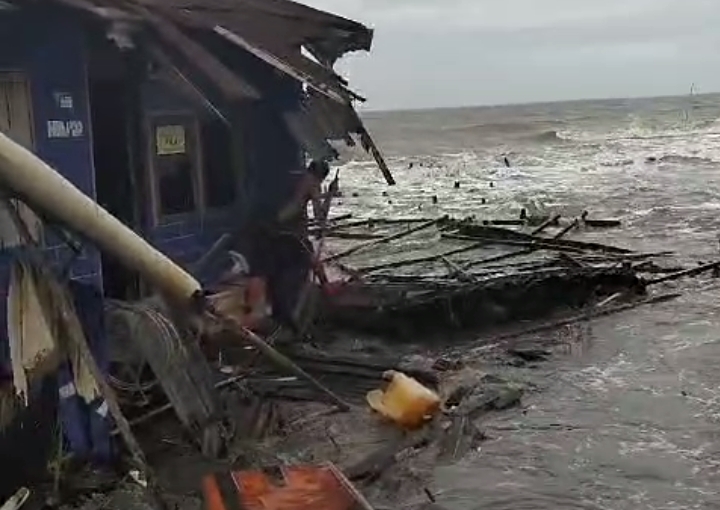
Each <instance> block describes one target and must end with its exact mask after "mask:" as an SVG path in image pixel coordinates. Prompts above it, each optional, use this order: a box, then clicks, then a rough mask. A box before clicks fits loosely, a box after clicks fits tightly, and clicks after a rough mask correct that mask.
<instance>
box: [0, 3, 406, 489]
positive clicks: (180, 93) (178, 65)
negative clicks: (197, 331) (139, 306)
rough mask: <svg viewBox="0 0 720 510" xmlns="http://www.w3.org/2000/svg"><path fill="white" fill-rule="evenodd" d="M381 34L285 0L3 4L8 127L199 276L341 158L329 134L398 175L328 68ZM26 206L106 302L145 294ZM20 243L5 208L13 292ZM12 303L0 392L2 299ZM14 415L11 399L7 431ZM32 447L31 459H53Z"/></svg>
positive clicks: (50, 247) (52, 255) (0, 42)
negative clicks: (303, 180) (310, 172)
mask: <svg viewBox="0 0 720 510" xmlns="http://www.w3.org/2000/svg"><path fill="white" fill-rule="evenodd" d="M371 42H372V31H371V30H370V29H368V28H366V27H364V26H362V25H360V24H358V23H356V22H353V21H350V20H347V19H344V18H340V17H337V16H334V15H331V14H328V13H325V12H321V11H318V10H315V9H312V8H309V7H306V6H304V5H301V4H298V3H294V2H291V1H288V0H232V1H231V0H209V1H206V0H204V1H203V2H194V1H192V0H190V1H185V0H168V1H164V2H155V1H154V0H151V1H149V2H148V1H140V0H121V1H110V0H0V132H2V133H4V134H6V135H8V136H9V137H10V138H12V139H13V140H15V141H16V142H18V143H20V144H22V145H24V146H25V147H26V148H28V149H29V150H31V151H32V152H34V153H35V154H37V155H38V156H39V157H40V158H41V159H43V160H45V161H46V162H47V163H49V164H50V165H51V166H53V167H54V168H55V169H57V170H58V171H59V172H60V173H61V174H62V175H63V176H65V177H66V178H67V179H68V180H70V181H71V182H72V183H73V184H75V185H76V186H77V187H78V188H79V189H81V190H82V191H83V192H85V193H86V194H87V195H88V196H90V197H91V198H93V199H94V200H96V201H97V202H98V203H99V204H101V205H102V206H103V207H104V208H105V209H107V210H108V211H109V212H110V213H112V214H113V215H114V216H116V217H117V218H118V219H120V220H121V221H122V222H124V223H125V224H126V225H128V226H130V227H131V228H132V229H133V230H135V231H136V232H138V233H139V234H140V235H142V236H143V237H145V238H146V239H148V240H149V241H150V242H151V243H152V244H154V245H155V246H156V247H157V248H159V249H160V250H161V251H163V252H165V253H166V254H168V255H169V256H170V257H171V258H173V259H174V260H175V261H177V262H179V263H180V264H181V265H183V266H185V267H186V268H189V269H190V270H191V272H195V274H196V276H198V277H200V278H202V277H203V276H205V275H204V274H203V273H204V271H203V267H202V264H198V263H199V262H200V261H201V260H207V259H206V258H205V257H204V256H205V255H207V253H208V252H211V253H212V251H213V250H212V248H213V247H217V246H220V245H221V244H220V243H219V241H221V240H222V239H223V238H226V237H227V235H228V233H232V232H234V231H235V230H236V229H237V226H238V224H241V223H242V222H243V221H244V220H245V219H246V218H262V217H263V216H264V215H267V214H269V213H270V212H271V211H273V210H274V209H276V208H277V206H278V204H280V203H281V202H282V201H284V200H285V199H286V198H287V194H288V193H289V191H290V189H289V188H290V187H291V185H292V173H293V172H296V171H297V170H299V169H300V168H302V167H303V166H304V165H305V162H306V159H307V158H308V157H310V158H313V159H318V158H322V159H332V158H333V157H335V156H336V155H337V153H336V151H335V149H334V148H333V146H332V145H331V144H330V143H329V142H331V141H344V142H346V143H349V144H355V143H357V142H359V143H360V144H361V145H362V146H363V147H364V148H365V149H366V150H367V151H369V152H370V153H371V154H372V156H373V157H374V158H375V160H376V161H377V163H378V165H379V166H380V168H381V170H382V171H383V174H384V175H385V178H386V180H387V181H388V182H389V183H392V177H391V176H390V173H389V171H388V170H387V167H386V165H385V163H384V161H383V159H382V156H381V155H380V152H379V151H378V150H377V148H376V146H375V144H374V143H373V141H372V139H371V137H370V135H369V134H368V133H367V131H366V130H365V128H364V126H363V124H362V122H361V120H360V118H359V117H358V115H357V113H356V112H355V110H354V108H353V103H354V102H355V101H358V100H362V98H360V97H359V96H358V95H357V94H355V93H353V92H352V91H351V90H350V89H349V88H348V85H347V83H346V82H345V81H344V80H343V79H342V78H341V77H339V76H338V75H337V74H335V73H334V71H333V68H332V67H333V64H334V63H335V62H336V60H337V59H338V58H340V57H341V56H342V55H344V54H345V53H347V52H351V51H357V50H369V49H370V46H371ZM20 213H21V215H23V216H24V219H25V220H26V223H27V224H28V225H29V226H30V230H31V234H32V235H33V236H35V238H36V239H37V241H38V242H39V243H40V245H41V246H42V247H43V249H44V250H45V253H46V254H47V255H48V258H49V259H50V260H52V261H53V262H55V263H56V265H57V268H58V269H59V270H61V271H62V272H63V273H65V274H67V275H68V276H70V278H71V279H73V280H75V281H77V282H83V283H88V284H91V285H92V286H94V287H95V288H96V289H99V290H100V291H101V292H102V295H103V296H104V297H106V298H113V299H117V300H127V301H131V300H135V299H138V298H142V297H143V296H145V295H147V292H148V289H146V288H144V287H145V285H144V284H143V282H142V281H140V278H139V277H138V276H137V275H135V274H133V273H131V272H129V271H128V270H127V269H125V268H124V267H122V266H121V265H120V264H118V263H117V262H116V261H114V260H113V259H112V258H111V257H109V256H108V255H107V254H104V253H100V252H99V251H98V250H96V249H95V248H94V247H92V246H90V245H87V244H83V243H82V240H78V239H75V238H74V234H73V233H70V232H66V231H65V230H63V228H62V226H59V225H54V224H52V222H51V219H46V218H42V219H40V218H37V217H36V216H35V212H33V211H30V210H29V209H25V208H23V207H22V206H20ZM22 239H23V236H21V235H20V234H19V233H18V232H17V230H16V228H15V223H14V222H13V221H12V219H11V217H10V214H9V212H8V211H7V210H5V206H4V205H3V206H2V207H0V288H1V289H6V288H7V281H8V275H9V267H10V263H9V262H10V261H11V260H12V258H13V256H14V255H15V254H16V253H18V250H21V249H22V244H23V241H22ZM206 267H207V266H206ZM0 303H2V305H1V306H0V308H2V310H0V316H1V317H2V319H0V323H1V324H2V330H3V333H2V334H1V335H0V392H1V391H2V390H3V386H2V384H3V383H5V382H7V379H3V375H7V374H4V373H3V368H5V367H4V366H3V365H4V363H2V361H4V360H7V359H8V355H7V352H5V351H6V347H7V345H6V344H7V342H6V341H5V340H6V337H7V334H6V329H7V328H6V324H5V322H6V310H5V309H6V295H2V296H0ZM96 315H99V313H98V314H96ZM49 391H50V393H49V394H48V398H49V399H50V401H52V400H53V399H56V398H57V388H55V389H53V390H49ZM0 397H2V394H1V393H0ZM53 412H54V411H53V409H51V408H50V407H46V408H43V400H42V399H40V400H38V401H37V403H36V404H35V405H34V407H33V406H32V405H31V407H30V408H29V409H28V410H27V412H26V413H25V416H26V418H27V417H28V416H29V418H27V419H28V420H30V422H29V423H34V424H38V426H40V427H46V426H49V427H51V426H52V425H53V418H54V415H53ZM3 420H4V418H3V410H2V398H0V431H2V430H3V427H4V426H5V425H7V423H4V422H3ZM22 429H23V427H22V426H20V428H19V429H17V430H16V432H18V431H19V433H20V434H21V435H22V434H23V432H22ZM50 432H51V431H48V430H44V429H43V430H40V429H27V428H26V429H25V432H24V434H25V436H23V437H15V436H14V435H13V433H10V434H9V435H8V436H3V437H4V438H5V439H7V438H8V437H10V440H8V441H5V443H4V444H7V443H10V444H11V446H12V444H13V443H17V444H25V445H27V444H33V443H35V446H37V447H38V448H40V447H41V446H43V447H46V446H47V444H46V442H43V441H41V440H39V438H41V437H43V438H47V437H49V436H50V435H51V434H50ZM36 438H37V440H36ZM23 448H25V447H23ZM0 450H2V448H0ZM31 450H32V449H23V450H22V451H21V452H20V453H21V454H22V456H23V459H24V460H28V459H32V458H35V457H37V460H38V462H43V460H44V458H45V454H46V452H42V451H39V450H38V451H31ZM3 451H4V450H3ZM29 464H32V462H29ZM20 471H21V470H20ZM20 475H23V473H20V472H18V476H20ZM23 476H24V475H23ZM5 482H7V484H9V485H12V484H13V483H14V481H13V480H10V479H8V480H5Z"/></svg>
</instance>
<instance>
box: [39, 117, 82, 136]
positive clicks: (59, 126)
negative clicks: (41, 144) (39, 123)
mask: <svg viewBox="0 0 720 510" xmlns="http://www.w3.org/2000/svg"><path fill="white" fill-rule="evenodd" d="M47 130H48V138H81V137H82V136H83V133H84V130H85V128H84V126H83V123H82V121H80V120H49V121H47Z"/></svg>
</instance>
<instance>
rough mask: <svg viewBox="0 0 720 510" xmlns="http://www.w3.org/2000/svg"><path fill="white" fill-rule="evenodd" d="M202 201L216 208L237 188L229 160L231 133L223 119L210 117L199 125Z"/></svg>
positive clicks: (227, 202)
mask: <svg viewBox="0 0 720 510" xmlns="http://www.w3.org/2000/svg"><path fill="white" fill-rule="evenodd" d="M201 139H202V147H203V178H204V181H203V184H204V188H205V205H206V206H207V207H209V208H220V207H226V206H228V205H231V204H232V203H233V202H234V201H235V193H236V188H237V183H236V178H235V172H234V169H233V164H232V136H231V132H230V128H229V127H228V126H227V124H225V123H224V122H223V121H221V120H219V119H214V120H210V121H207V122H206V123H204V124H203V126H202V129H201Z"/></svg>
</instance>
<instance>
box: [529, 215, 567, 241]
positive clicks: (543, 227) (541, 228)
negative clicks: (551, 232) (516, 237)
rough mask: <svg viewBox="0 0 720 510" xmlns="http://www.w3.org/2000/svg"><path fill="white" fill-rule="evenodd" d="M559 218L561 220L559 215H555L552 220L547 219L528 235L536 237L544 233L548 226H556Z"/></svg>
mask: <svg viewBox="0 0 720 510" xmlns="http://www.w3.org/2000/svg"><path fill="white" fill-rule="evenodd" d="M560 218H561V215H560V214H556V215H555V216H553V217H552V218H548V219H547V220H546V221H545V222H544V223H542V224H541V225H539V226H538V228H536V229H535V230H533V231H532V232H531V233H530V235H533V236H536V235H538V234H540V233H542V232H544V231H545V230H547V228H548V227H549V226H550V225H555V224H557V222H558V221H559V220H560Z"/></svg>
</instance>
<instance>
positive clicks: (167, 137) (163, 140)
mask: <svg viewBox="0 0 720 510" xmlns="http://www.w3.org/2000/svg"><path fill="white" fill-rule="evenodd" d="M155 146H156V151H157V154H158V156H168V155H171V154H185V126H181V125H180V126H158V127H157V128H155Z"/></svg>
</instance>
